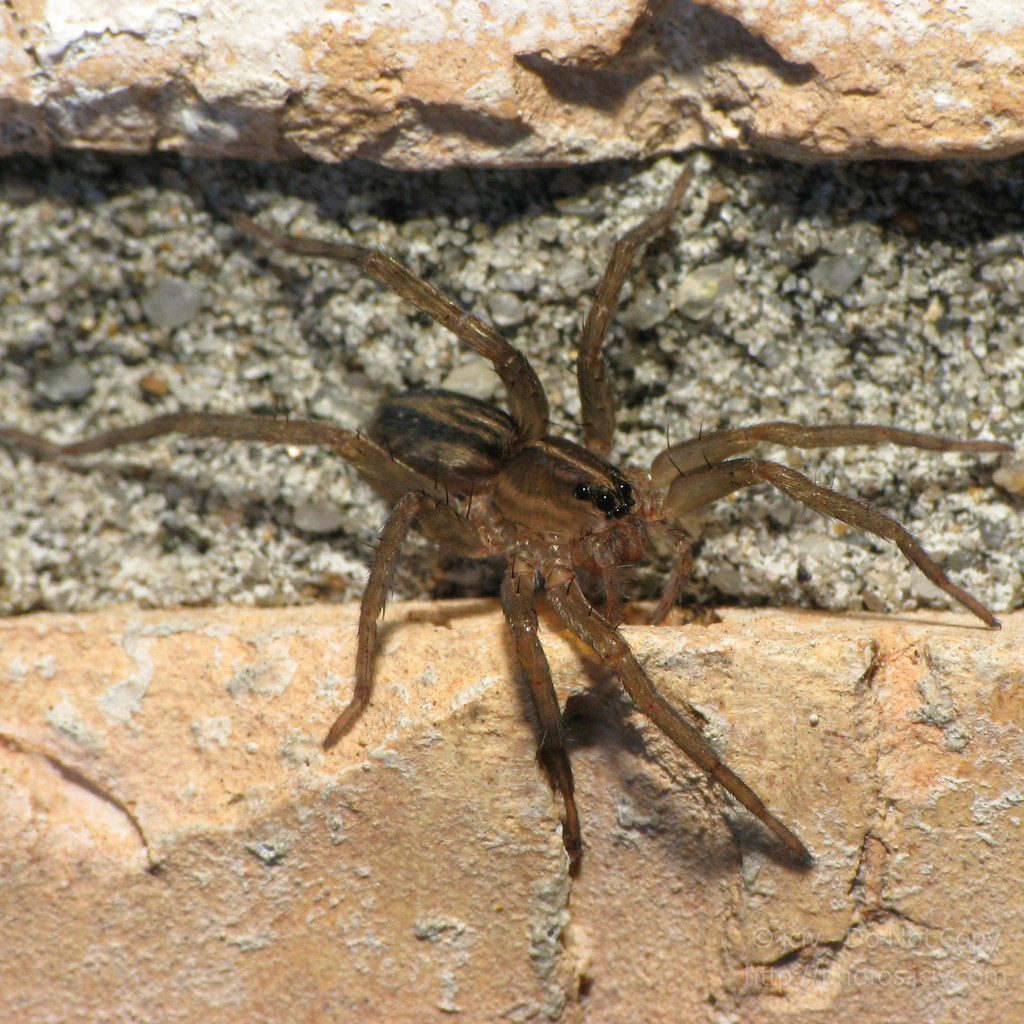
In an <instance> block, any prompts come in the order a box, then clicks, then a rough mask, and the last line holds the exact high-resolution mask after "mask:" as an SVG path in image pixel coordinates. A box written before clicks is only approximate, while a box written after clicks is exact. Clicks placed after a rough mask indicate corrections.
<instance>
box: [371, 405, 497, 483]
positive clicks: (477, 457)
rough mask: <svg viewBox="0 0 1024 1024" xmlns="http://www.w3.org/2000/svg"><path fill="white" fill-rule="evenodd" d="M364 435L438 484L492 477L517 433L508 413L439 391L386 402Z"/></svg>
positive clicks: (399, 460) (378, 410)
mask: <svg viewBox="0 0 1024 1024" xmlns="http://www.w3.org/2000/svg"><path fill="white" fill-rule="evenodd" d="M366 432H367V434H368V435H369V436H370V438H371V439H372V440H374V441H376V442H377V444H379V445H380V446H381V447H382V448H384V449H385V450H387V451H388V452H389V453H390V454H391V456H392V457H393V458H394V459H396V460H397V461H398V462H401V463H403V464H404V465H406V466H409V467H410V468H411V469H415V470H416V471H417V472H418V473H422V474H423V475H424V476H426V477H429V478H431V479H433V480H437V481H439V482H460V481H467V482H472V481H473V480H474V479H475V480H482V479H486V478H487V477H491V476H494V475H495V474H496V473H498V472H500V470H501V469H502V467H503V466H504V465H505V463H506V462H507V461H508V459H509V456H510V454H511V451H512V448H513V446H514V445H515V443H516V435H517V432H516V424H515V421H514V420H513V419H512V417H511V416H509V415H508V413H506V412H503V411H502V410H501V409H498V408H496V407H495V406H493V405H489V404H488V403H487V402H481V401H480V400H479V399H476V398H470V397H469V396H468V395H460V394H457V393H456V392H454V391H442V390H440V389H437V388H429V389H424V390H423V391H407V392H405V393H404V394H401V395H396V396H395V397H394V398H389V399H388V400H387V401H386V402H384V403H382V404H381V405H380V407H379V408H378V409H377V411H376V413H375V414H374V416H373V419H372V420H370V422H369V423H368V424H367V425H366Z"/></svg>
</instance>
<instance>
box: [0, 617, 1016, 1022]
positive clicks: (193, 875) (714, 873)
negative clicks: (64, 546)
mask: <svg viewBox="0 0 1024 1024" xmlns="http://www.w3.org/2000/svg"><path fill="white" fill-rule="evenodd" d="M354 623H355V611H354V609H353V608H352V607H350V606H345V607H337V606H335V607H327V606H317V607H309V608H293V609H283V610H261V611H252V610H231V609H219V610H206V609H195V610H187V611H179V612H145V613H143V612H139V611H135V610H117V611H113V612H106V613H101V614H95V615H84V616H56V615H38V616H23V617H20V618H17V619H9V620H4V621H0V688H2V699H0V737H2V744H0V837H2V838H0V865H2V867H0V942H2V944H3V948H4V950H5V953H4V956H3V957H2V958H0V1006H2V1012H0V1016H2V1018H3V1019H4V1020H5V1021H11V1022H15V1021H29V1020H32V1021H61V1022H62V1024H67V1022H72V1021H94V1020H97V1019H105V1020H152V1019H155V1018H157V1017H158V1018H159V1019H160V1020H162V1021H207V1020H214V1019H215V1020H218V1021H234V1020H238V1021H246V1022H249V1021H258V1020H283V1019H289V1020H318V1019H330V1020H335V1021H347V1020H357V1019H358V1020H365V1019H370V1018H373V1019H387V1020H389V1021H399V1022H400V1021H422V1020H431V1019H442V1018H443V1017H444V1016H445V1013H446V1012H452V1011H455V1010H461V1011H463V1013H464V1015H465V1017H464V1019H467V1020H492V1019H498V1018H499V1017H501V1018H502V1019H510V1020H522V1019H538V1018H539V1019H545V1018H547V1019H562V1020H566V1021H593V1022H598V1021H600V1022H602V1024H609V1022H611V1024H614V1022H618V1021H622V1022H626V1021H635V1020H639V1019H643V1020H645V1021H650V1022H659V1021H665V1022H668V1021H678V1020H680V1019H684V1018H685V1019H692V1020H695V1021H705V1020H707V1021H710V1020H712V1019H716V1020H717V1019H721V1017H720V1015H721V1014H723V1013H729V1012H731V1013H735V1014H737V1015H738V1016H739V1019H742V1020H744V1021H754V1022H757V1021H776V1020H780V1021H781V1020H786V1021H787V1022H794V1021H795V1022H800V1021H812V1020H815V1021H817V1020H820V1019H821V1017H820V1013H821V1012H822V1011H824V1012H826V1013H828V1015H829V1016H830V1017H833V1018H834V1019H862V1020H863V1019H871V1020H897V1019H900V1020H933V1019H948V1018H949V1017H950V1015H956V1016H957V1017H958V1018H963V1019H967V1018H970V1019H971V1020H975V1021H982V1022H985V1021H996V1020H1006V1019H1011V1018H1012V1017H1013V1016H1014V1015H1015V1014H1016V1015H1017V1016H1019V1015H1020V1014H1021V1011H1022V1009H1024V1007H1022V1000H1021V996H1020V991H1019V986H1018V985H1017V984H1016V983H1015V979H1016V970H1017V967H1016V965H1018V964H1020V963H1021V962H1024V937H1022V936H1024V905H1022V900H1021V898H1020V893H1019V886H1018V884H1017V879H1019V878H1020V877H1021V874H1022V866H1021V863H1020V862H1021V853H1020V842H1019V833H1020V812H1019V805H1020V803H1021V802H1022V800H1024V797H1022V796H1021V789H1020V779H1021V776H1022V774H1024V763H1022V762H1024V743H1022V729H1024V707H1022V702H1021V680H1022V678H1024V668H1022V664H1021V651H1022V649H1024V648H1022V633H1024V615H1021V614H1019V613H1018V614H1015V615H1013V616H1011V617H1009V619H1008V621H1007V622H1006V623H1005V628H1004V629H1003V631H1002V632H988V631H985V630H983V629H979V628H975V627H973V626H972V625H969V624H968V623H967V620H966V618H965V617H962V616H947V615H939V614H933V615H915V616H898V617H870V616H864V617H859V618H845V619H844V618H838V617H832V616H824V615H812V614H785V613H776V612H771V613H769V612H759V613H754V612H729V613H726V615H725V621H724V622H722V623H720V624H715V625H712V626H706V627H703V626H683V627H662V628H658V629H652V628H639V627H634V628H630V629H628V630H627V635H628V637H629V640H630V642H631V643H632V644H633V646H634V648H635V650H636V651H637V653H638V655H639V656H640V657H641V659H642V660H643V662H644V663H645V664H646V666H647V668H648V671H649V672H650V673H651V675H652V677H653V678H654V679H655V680H656V682H657V684H658V685H659V686H660V687H661V688H662V689H663V690H664V691H665V692H666V694H667V695H669V696H670V698H671V699H674V700H681V699H684V698H687V699H689V700H690V701H691V702H692V703H693V704H694V705H695V706H696V707H697V708H698V709H699V710H700V712H701V713H702V714H703V715H704V716H705V718H706V720H707V731H708V734H709V735H710V736H711V737H712V738H713V740H714V742H715V743H716V744H717V745H718V746H719V748H720V749H721V750H722V752H723V754H724V755H725V756H726V758H727V759H728V760H729V761H730V763H732V764H733V765H734V767H736V768H737V769H738V770H739V771H740V772H741V773H742V774H743V775H745V776H746V777H747V778H748V779H749V781H750V782H751V783H753V784H754V785H755V787H756V788H758V789H759V790H760V791H761V792H762V793H763V794H764V795H765V797H766V798H767V799H768V802H769V803H770V805H771V806H772V807H773V808H774V809H775V810H776V811H777V812H778V813H779V815H780V816H781V817H783V818H784V819H785V820H786V821H787V822H788V823H789V824H790V825H792V826H793V827H794V828H795V829H796V831H797V832H798V833H799V834H800V835H801V836H802V837H803V838H804V840H805V841H806V842H807V844H808V845H809V846H810V847H811V848H812V850H813V851H814V853H815V856H816V864H815V866H814V868H813V869H812V870H811V871H808V872H805V873H801V872H799V871H795V870H793V869H791V868H790V867H787V866H786V864H785V863H784V862H783V861H781V860H778V859H775V858H774V857H773V856H772V855H771V854H770V852H769V851H768V850H767V849H766V847H765V845H764V840H763V838H762V836H761V833H760V832H759V830H758V828H757V827H756V825H754V824H753V823H752V822H751V821H750V820H749V819H748V818H747V817H746V816H745V815H744V814H743V813H741V812H740V811H738V810H736V809H735V808H733V807H732V806H730V805H729V804H727V802H726V801H725V799H724V798H723V796H722V795H721V793H720V792H718V791H715V790H713V789H710V788H709V787H708V786H707V785H706V783H705V782H704V781H703V780H702V778H701V776H700V774H699V773H698V772H696V771H695V770H694V769H693V768H692V767H691V766H690V765H689V764H688V763H687V762H686V760H685V759H684V758H683V757H682V756H681V755H679V754H678V753H677V752H676V751H675V750H674V749H673V748H672V747H671V746H670V745H669V744H668V742H667V741H666V740H665V739H664V737H662V736H661V735H660V734H659V733H658V732H657V731H656V730H655V729H654V728H653V727H651V726H650V725H649V724H647V723H646V722H645V721H643V720H642V719H641V718H640V717H639V716H638V715H637V714H636V713H635V712H632V711H631V710H630V709H629V707H628V705H627V704H626V703H625V702H624V701H623V700H621V699H620V696H619V691H618V689H617V687H616V686H615V685H614V684H611V683H609V682H608V680H607V678H606V674H605V672H604V671H603V669H602V667H601V666H600V665H599V664H597V663H596V662H595V661H594V660H593V659H592V658H591V657H588V656H586V655H585V654H584V653H583V652H582V651H580V650H579V649H578V648H577V647H576V646H574V645H573V644H571V643H569V642H568V640H567V639H566V638H565V636H564V635H563V634H562V633H561V632H560V631H559V630H557V629H556V624H555V623H554V621H553V620H551V619H550V618H548V619H546V627H545V630H544V635H543V638H544V642H545V645H546V647H547V649H548V651H549V653H550V656H551V660H552V667H553V671H554V674H555V679H556V685H557V686H558V689H559V692H560V695H561V696H562V698H563V700H565V699H568V702H569V703H568V706H569V709H570V712H571V721H572V733H573V737H574V740H573V761H574V764H575V766H576V770H577V781H578V790H579V801H580V807H581V811H582V815H583V827H584V839H585V843H586V852H585V860H584V866H583V871H582V874H581V876H580V877H579V878H577V879H575V880H570V879H569V878H568V877H567V874H566V859H565V855H564V852H563V850H562V847H561V843H560V839H559V835H558V806H557V803H556V801H555V799H554V798H553V797H552V795H551V793H550V790H549V788H548V786H547V784H546V782H545V781H544V779H543V777H542V776H541V774H540V772H539V769H538V768H537V766H536V763H535V761H534V758H533V745H534V738H533V734H532V729H531V725H530V724H529V717H528V715H526V714H525V712H524V707H523V702H524V694H523V692H522V689H521V688H520V687H519V686H518V685H517V684H516V682H515V677H514V674H513V673H512V672H511V671H510V668H509V656H508V646H507V643H506V640H505V634H504V628H503V624H502V622H501V620H500V616H499V614H498V612H497V610H496V608H495V607H494V605H492V604H490V603H488V602H474V603H461V604H451V605H440V606H436V605H433V606H432V605H399V606H396V607H394V608H393V609H391V610H390V611H389V615H388V626H387V627H386V629H385V630H384V635H383V644H382V656H383V660H382V663H381V674H380V678H379V680H378V685H377V689H376V692H375V696H374V701H373V705H372V707H371V709H370V711H369V712H368V713H367V715H366V716H365V717H364V719H363V720H362V721H361V722H360V723H359V726H358V727H357V729H356V730H355V731H354V732H353V733H352V734H351V735H350V736H349V737H347V738H346V739H345V740H344V741H343V742H342V743H341V744H340V745H339V747H338V748H336V749H335V750H333V751H331V752H330V753H328V754H324V752H323V751H322V750H321V749H320V747H319V742H318V741H319V739H320V737H321V736H322V734H323V731H324V728H325V726H326V724H327V723H328V722H329V720H330V718H331V716H332V714H333V712H334V710H335V709H336V708H337V707H338V706H339V704H340V703H341V702H342V701H343V700H344V699H345V695H346V693H347V690H348V687H349V686H350V683H351V679H350V671H351V668H350V666H351V658H352V644H353V639H354V631H355V630H354Z"/></svg>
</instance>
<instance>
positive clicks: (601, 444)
mask: <svg viewBox="0 0 1024 1024" xmlns="http://www.w3.org/2000/svg"><path fill="white" fill-rule="evenodd" d="M692 178H693V168H692V167H687V168H686V170H684V171H683V173H682V174H681V175H680V176H679V179H678V181H676V184H675V187H674V188H673V189H672V192H671V194H670V195H669V197H668V201H667V202H666V203H665V205H664V206H663V207H662V208H661V209H660V210H657V211H656V212H655V213H653V214H652V215H651V216H650V217H648V218H647V219H646V220H645V221H643V222H642V223H641V224H638V225H637V226H636V227H635V228H633V229H632V230H631V231H629V232H627V233H626V234H625V235H623V236H622V238H620V239H619V240H618V241H617V242H616V243H615V247H614V248H613V249H612V254H611V257H610V258H609V260H608V266H607V267H606V268H605V272H604V277H603V278H602V279H601V284H600V285H599V287H598V289H597V294H596V295H595V296H594V299H593V302H592V303H591V305H590V310H589V312H588V313H587V318H586V320H585V321H584V322H583V331H582V333H581V334H580V340H579V355H578V356H577V358H576V378H577V381H578V387H579V390H580V406H581V410H582V419H583V437H584V442H585V444H586V446H587V447H588V448H590V449H591V450H592V451H595V452H597V453H598V454H599V455H607V454H608V453H609V452H610V451H611V447H612V438H613V436H614V434H615V401H614V397H613V395H612V387H611V382H610V381H609V379H608V375H607V373H606V366H605V358H604V352H603V348H602V346H603V345H604V339H605V336H606V335H607V334H608V326H609V324H610V323H611V319H612V314H613V313H614V312H615V307H616V305H617V304H618V301H619V293H620V292H621V291H622V285H623V284H624V283H625V280H626V275H627V274H628V273H629V268H630V267H631V266H632V264H633V259H634V257H635V256H636V252H637V250H638V249H639V248H640V246H642V245H643V244H644V243H645V242H647V241H649V240H650V239H651V238H653V237H654V236H655V235H657V234H659V233H660V232H662V231H664V230H665V228H666V227H668V225H669V224H670V223H671V221H672V218H673V217H674V216H675V212H676V210H677V209H678V207H679V204H680V202H682V198H683V193H684V192H685V191H686V189H687V186H688V185H689V184H690V180H691V179H692Z"/></svg>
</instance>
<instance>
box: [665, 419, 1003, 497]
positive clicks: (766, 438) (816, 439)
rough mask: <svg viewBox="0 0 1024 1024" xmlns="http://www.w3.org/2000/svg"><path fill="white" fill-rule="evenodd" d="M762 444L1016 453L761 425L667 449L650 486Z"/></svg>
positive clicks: (878, 433)
mask: <svg viewBox="0 0 1024 1024" xmlns="http://www.w3.org/2000/svg"><path fill="white" fill-rule="evenodd" d="M759 444H778V445H783V446H784V447H787V448H842V447H845V446H846V445H869V446H874V445H880V444H894V445H899V446H900V447H903V448H922V449H924V450H926V451H933V452H1008V451H1012V450H1013V449H1012V447H1011V446H1010V445H1008V444H1004V443H1003V442H1002V441H960V440H955V439H953V438H948V437H939V436H937V435H935V434H920V433H918V432H917V431H915V430H901V429H900V428H899V427H883V426H878V425H876V424H867V423H849V424H838V425H827V426H821V427H805V426H803V425H801V424H799V423H785V422H781V421H778V422H771V423H757V424H754V425H753V426H750V427H734V428H728V429H725V430H712V431H711V432H709V433H707V434H702V435H701V436H700V437H695V438H692V439H691V440H689V441H679V442H677V443H676V444H673V445H669V447H668V448H666V449H665V450H664V451H663V452H661V453H660V454H659V455H658V456H657V458H655V460H654V462H653V463H652V464H651V480H652V481H653V482H654V484H655V485H656V486H658V487H668V485H669V484H670V483H672V481H673V480H674V479H675V477H676V476H677V475H678V474H679V473H685V472H686V471H687V470H690V469H696V468H697V467H698V466H704V465H707V464H708V463H709V462H722V461H723V460H725V459H729V458H732V457H733V456H734V455H742V454H743V453H744V452H749V451H750V450H751V449H752V448H754V447H756V446H757V445H759Z"/></svg>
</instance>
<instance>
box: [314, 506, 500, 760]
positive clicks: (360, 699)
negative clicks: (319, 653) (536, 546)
mask: <svg viewBox="0 0 1024 1024" xmlns="http://www.w3.org/2000/svg"><path fill="white" fill-rule="evenodd" d="M414 523H416V524H417V525H418V526H419V528H420V529H421V530H422V531H423V532H424V533H427V534H428V535H429V536H430V537H431V538H433V539H435V540H437V541H438V542H440V543H443V544H445V546H446V547H447V548H448V549H449V550H451V551H454V552H456V553H458V554H463V555H466V556H468V557H471V558H480V557H483V556H484V555H486V554H488V551H487V549H486V548H485V546H484V544H483V542H482V541H481V540H480V538H479V537H478V535H477V532H476V530H475V529H474V528H473V526H472V525H471V524H470V523H469V522H467V521H466V520H465V519H463V518H461V517H460V516H459V514H458V513H457V512H456V511H455V509H453V508H452V507H451V506H450V505H446V504H445V503H444V502H441V501H439V500H438V499H437V498H435V497H433V496H431V495H429V494H424V493H423V492H422V491H418V492H415V493H411V494H406V495H405V496H403V497H402V498H401V499H399V501H398V504H397V505H395V507H394V509H392V511H391V514H390V515H389V516H388V518H387V520H386V521H385V523H384V527H383V529H382V530H381V533H380V541H379V543H378V545H377V554H376V557H375V558H374V560H373V565H372V566H371V567H370V576H369V579H368V580H367V581H366V589H365V590H364V591H363V599H362V602H361V603H360V606H359V626H358V630H357V633H356V673H355V686H354V688H353V691H352V698H351V700H349V702H348V704H347V705H346V706H345V708H344V709H343V710H342V712H341V713H340V714H339V715H338V717H337V718H336V719H335V720H334V724H333V725H332V726H331V728H330V729H329V730H328V733H327V736H326V737H325V738H324V747H325V748H327V749H329V748H330V747H333V746H334V744H335V743H337V742H338V740H340V739H341V737H342V736H344V735H345V733H346V732H348V730H349V729H350V728H351V727H352V725H353V723H354V722H355V721H356V719H357V718H359V716H360V715H361V714H362V713H363V711H364V710H365V709H366V705H367V704H369V702H370V691H371V690H372V688H373V664H374V661H375V660H376V657H377V619H378V618H379V617H380V614H381V612H383V611H384V604H385V602H386V600H387V596H388V590H389V589H390V588H391V581H392V579H393V577H394V574H395V563H396V562H397V561H398V553H399V551H400V550H401V547H402V542H403V541H404V540H405V537H406V535H407V534H408V532H409V529H410V527H412V525H413V524H414Z"/></svg>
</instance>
